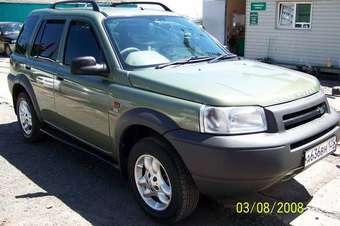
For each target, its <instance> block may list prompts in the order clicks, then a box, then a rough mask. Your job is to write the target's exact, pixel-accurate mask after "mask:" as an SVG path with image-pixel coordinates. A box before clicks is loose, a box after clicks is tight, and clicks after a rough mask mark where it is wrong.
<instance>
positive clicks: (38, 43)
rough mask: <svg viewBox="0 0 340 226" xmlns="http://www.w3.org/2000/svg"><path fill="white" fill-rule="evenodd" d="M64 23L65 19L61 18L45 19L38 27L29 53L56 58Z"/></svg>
mask: <svg viewBox="0 0 340 226" xmlns="http://www.w3.org/2000/svg"><path fill="white" fill-rule="evenodd" d="M64 25H65V21H62V20H47V21H46V23H45V24H44V25H42V26H41V27H40V30H39V32H38V34H37V37H36V39H35V41H34V45H33V49H32V54H31V55H32V56H38V57H41V58H46V59H51V60H56V59H57V57H58V50H59V42H60V39H61V35H62V33H63V29H64Z"/></svg>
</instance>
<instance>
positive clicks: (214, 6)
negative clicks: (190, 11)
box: [203, 0, 226, 43]
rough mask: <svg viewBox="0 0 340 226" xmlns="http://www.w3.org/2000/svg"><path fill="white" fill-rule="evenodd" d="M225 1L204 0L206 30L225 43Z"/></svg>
mask: <svg viewBox="0 0 340 226" xmlns="http://www.w3.org/2000/svg"><path fill="white" fill-rule="evenodd" d="M225 5H226V1H225V0H204V1H203V25H204V28H205V29H206V30H207V31H208V32H209V33H210V34H212V35H213V36H214V37H215V38H217V39H218V40H219V41H220V42H221V43H224V35H225V28H226V25H225V24H226V23H225Z"/></svg>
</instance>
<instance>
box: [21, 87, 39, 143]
mask: <svg viewBox="0 0 340 226" xmlns="http://www.w3.org/2000/svg"><path fill="white" fill-rule="evenodd" d="M16 112H17V117H18V122H19V124H20V128H21V131H22V134H23V136H24V138H25V139H26V140H27V141H28V142H36V141H39V140H40V139H41V138H42V132H41V131H40V128H41V124H40V122H39V120H38V117H37V115H36V112H35V110H34V108H33V105H32V102H31V100H30V98H29V97H28V95H27V94H26V93H24V92H21V93H20V94H19V95H18V98H17V103H16Z"/></svg>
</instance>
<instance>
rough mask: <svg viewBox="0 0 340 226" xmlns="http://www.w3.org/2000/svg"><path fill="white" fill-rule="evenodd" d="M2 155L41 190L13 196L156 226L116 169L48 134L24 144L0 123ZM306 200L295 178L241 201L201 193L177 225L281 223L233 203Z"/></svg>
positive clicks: (92, 217)
mask: <svg viewBox="0 0 340 226" xmlns="http://www.w3.org/2000/svg"><path fill="white" fill-rule="evenodd" d="M0 155H1V156H2V157H3V158H5V159H6V160H7V161H8V162H9V163H10V164H11V165H13V166H14V167H16V168H17V169H18V170H20V171H21V172H22V173H23V174H25V175H26V176H27V177H28V178H29V179H30V180H32V181H33V182H34V183H35V184H37V185H38V186H40V187H41V188H42V189H43V190H44V191H45V192H37V193H26V194H15V198H16V199H23V198H25V199H35V198H39V197H45V196H55V197H57V198H58V199H60V200H61V201H62V202H63V203H64V204H66V205H67V206H68V207H69V208H71V209H72V210H73V211H75V212H77V213H78V214H79V215H81V216H82V217H83V218H85V219H86V220H87V221H88V222H90V223H91V224H92V225H157V223H155V222H154V221H153V220H152V219H150V218H149V217H147V216H146V215H145V214H144V212H143V211H142V210H141V209H140V208H139V206H138V205H137V204H136V202H135V200H134V198H133V195H132V193H131V192H130V190H129V189H128V184H127V182H126V180H125V179H124V178H122V177H121V175H120V174H119V172H118V171H116V170H115V169H113V168H112V167H111V166H110V165H108V164H105V163H103V162H101V161H100V160H98V159H96V158H95V157H93V156H90V155H88V154H86V153H83V152H81V151H78V150H75V149H73V148H71V147H69V146H67V145H64V144H62V143H60V142H57V141H55V140H53V139H51V138H46V140H45V141H43V142H40V143H37V144H28V143H25V142H24V140H23V138H22V137H21V135H20V132H19V128H18V125H17V123H16V122H12V123H8V124H0ZM275 199H278V200H280V201H285V200H286V201H290V202H298V201H302V202H304V203H308V202H309V201H310V199H311V196H310V195H309V194H308V192H307V191H306V189H305V188H304V187H303V186H302V185H301V184H299V183H298V182H297V181H295V180H290V181H288V182H285V183H281V184H279V185H276V186H274V187H272V188H271V189H269V190H268V191H264V192H261V193H259V194H256V195H252V196H249V197H242V199H239V200H238V199H229V200H223V201H219V202H217V201H213V200H211V199H209V198H206V197H202V198H201V200H200V203H199V205H198V208H197V210H196V211H195V212H194V213H193V215H192V216H191V217H189V218H188V219H186V220H185V221H183V222H181V223H179V224H178V225H285V224H287V222H290V221H291V220H292V219H294V218H295V217H297V216H298V215H293V216H292V217H291V218H289V219H288V221H287V219H283V218H282V217H280V216H277V215H275V214H273V215H263V214H242V215H241V214H237V213H236V212H235V203H236V202H237V201H273V200H275Z"/></svg>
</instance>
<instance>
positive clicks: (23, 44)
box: [15, 16, 39, 55]
mask: <svg viewBox="0 0 340 226" xmlns="http://www.w3.org/2000/svg"><path fill="white" fill-rule="evenodd" d="M38 19H39V17H38V16H30V17H28V18H27V19H26V22H25V24H24V26H23V27H22V29H21V32H20V34H19V37H18V40H17V44H16V48H15V52H16V53H18V54H22V55H24V54H25V53H26V50H27V46H28V44H29V41H30V40H31V38H32V35H33V32H34V30H35V27H36V25H37V22H38Z"/></svg>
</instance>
